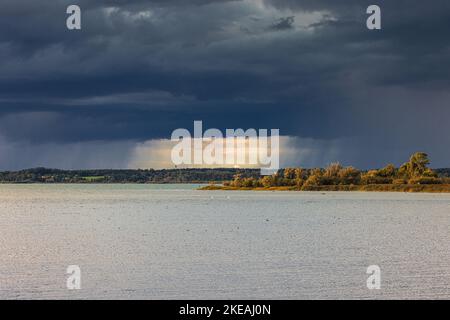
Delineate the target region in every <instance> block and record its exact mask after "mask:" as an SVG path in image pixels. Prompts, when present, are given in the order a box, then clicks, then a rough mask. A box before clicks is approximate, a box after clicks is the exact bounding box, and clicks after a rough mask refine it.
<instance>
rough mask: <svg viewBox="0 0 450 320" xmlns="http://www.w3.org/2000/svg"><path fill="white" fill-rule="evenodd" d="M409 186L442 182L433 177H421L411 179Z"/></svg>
mask: <svg viewBox="0 0 450 320" xmlns="http://www.w3.org/2000/svg"><path fill="white" fill-rule="evenodd" d="M409 184H442V180H440V179H437V178H433V177H420V178H412V179H409Z"/></svg>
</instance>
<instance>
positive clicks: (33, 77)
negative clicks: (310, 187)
mask: <svg viewBox="0 0 450 320" xmlns="http://www.w3.org/2000/svg"><path fill="white" fill-rule="evenodd" d="M376 3H377V4H378V5H379V6H380V7H381V9H382V30H375V31H371V30H368V29H367V28H366V19H367V16H368V15H367V14H366V8H367V6H369V5H370V4H373V3H372V1H365V0H362V1H361V0H348V1H333V0H314V1H313V0H305V1H304V0H234V1H231V0H230V1H217V0H214V1H213V0H193V1H184V0H183V1H181V0H169V1H168V0H164V1H162V0H159V1H143V0H142V1H139V0H130V1H112V0H110V1H108V0H104V1H87V0H78V1H63V0H42V1H39V2H37V1H33V0H21V1H17V0H3V1H2V4H1V5H0V169H2V170H6V169H18V168H24V167H33V166H38V165H39V166H52V167H55V166H56V167H58V166H64V167H67V168H84V167H96V166H101V167H105V166H106V167H111V168H112V167H114V168H116V167H128V166H130V165H132V164H133V163H143V162H142V161H141V160H139V161H136V159H134V158H133V157H134V156H135V154H136V150H142V146H153V148H154V154H162V153H161V152H160V150H159V149H158V146H159V145H161V141H164V139H167V138H169V137H170V135H171V133H172V131H173V130H174V129H176V128H188V129H190V128H192V125H193V121H194V120H202V121H203V123H204V126H205V127H209V128H219V129H222V130H224V129H226V128H268V129H270V128H279V129H280V131H281V134H282V135H283V136H286V137H290V138H289V139H290V140H289V141H290V142H289V143H288V144H286V148H285V152H284V157H285V158H284V161H283V159H282V163H284V164H285V165H304V166H319V165H324V164H326V163H328V162H331V161H341V162H343V163H345V164H353V165H356V166H360V167H363V168H367V167H378V166H382V165H384V164H386V163H387V162H394V163H397V164H398V163H400V162H401V161H403V160H406V158H407V157H408V156H409V154H410V153H412V152H414V151H419V150H420V151H426V152H428V153H430V156H431V158H432V159H433V160H434V161H433V166H435V167H444V166H450V161H449V159H450V149H449V148H447V147H446V146H448V145H449V144H450V129H449V128H450V127H449V126H448V119H449V117H450V107H449V102H450V94H449V92H450V76H449V74H450V40H449V38H448V31H449V30H450V3H449V2H448V1H445V0H437V1H433V2H432V3H427V2H425V1H420V0H408V1H406V0H404V1H402V0H398V1H384V0H380V1H376ZM69 4H78V5H79V6H80V7H81V9H82V30H80V31H69V30H67V28H66V18H67V14H66V7H67V6H68V5H69ZM74 146H77V147H76V148H75V149H74ZM94 146H95V147H94ZM64 150H79V151H78V152H79V153H76V152H75V151H74V152H75V153H73V152H72V153H71V152H65V151H64ZM289 150H290V151H289ZM308 150H309V151H308ZM311 150H312V151H311ZM148 152H150V153H151V152H152V151H151V149H149V151H148ZM148 152H147V151H145V152H141V153H140V154H147V153H148ZM308 152H309V153H308ZM30 154H33V155H34V156H29V155H30ZM81 154H83V155H84V156H80V155H81ZM305 154H310V155H314V156H309V157H305ZM52 159H58V161H53V160H52ZM83 159H84V160H83ZM160 160H161V159H159V160H158V161H160ZM144 163H145V162H144Z"/></svg>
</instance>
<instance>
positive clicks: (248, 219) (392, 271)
mask: <svg viewBox="0 0 450 320" xmlns="http://www.w3.org/2000/svg"><path fill="white" fill-rule="evenodd" d="M69 265H78V266H79V267H80V269H81V290H68V289H67V288H66V279H67V277H68V275H67V274H66V269H67V266H69ZM369 265H378V266H379V267H380V268H381V289H380V290H369V289H368V288H367V286H366V280H367V278H368V277H369V275H368V274H366V270H367V267H368V266H369ZM0 298H1V299H28V298H39V299H52V298H63V299H88V298H93V299H109V298H118V299H347V298H348V299H359V298H362V299H385V298H387V299H394V298H402V299H405V298H419V299H429V298H437V299H442V298H447V299H448V298H450V195H439V194H403V193H298V192H292V193H289V192H284V193H283V192H244V191H242V192H233V191H230V192H225V191H197V190H194V186H191V185H168V186H155V185H0Z"/></svg>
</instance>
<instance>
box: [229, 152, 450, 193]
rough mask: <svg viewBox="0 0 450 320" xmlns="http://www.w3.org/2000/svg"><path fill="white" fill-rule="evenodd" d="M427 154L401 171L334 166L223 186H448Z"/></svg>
mask: <svg viewBox="0 0 450 320" xmlns="http://www.w3.org/2000/svg"><path fill="white" fill-rule="evenodd" d="M429 164H430V160H429V157H428V155H427V154H426V153H423V152H417V153H415V154H413V155H412V156H411V157H410V159H409V161H408V162H406V163H404V164H403V165H401V166H400V167H399V168H397V167H395V166H394V165H393V164H388V165H387V166H386V167H384V168H382V169H377V170H367V171H362V170H358V169H356V168H354V167H351V166H349V167H344V166H342V165H341V164H340V163H337V162H336V163H331V164H330V165H329V166H328V167H327V168H315V169H303V168H286V169H281V170H279V171H278V172H277V173H276V174H274V175H272V176H264V177H260V178H254V177H244V176H242V175H241V174H237V175H235V176H234V178H233V180H231V181H229V182H226V183H225V184H224V185H225V186H228V187H236V188H272V187H293V188H296V189H300V190H309V189H311V188H314V187H318V186H358V185H418V184H419V185H420V184H422V185H430V184H448V183H450V178H448V173H449V172H448V170H439V171H436V170H432V169H431V168H429Z"/></svg>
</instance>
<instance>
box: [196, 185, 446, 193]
mask: <svg viewBox="0 0 450 320" xmlns="http://www.w3.org/2000/svg"><path fill="white" fill-rule="evenodd" d="M199 190H230V191H233V190H234V191H237V190H246V191H250V190H251V191H323V192H325V191H365V192H425V193H450V184H435V185H417V184H401V185H394V184H369V185H330V186H303V187H301V188H298V187H295V186H280V187H268V188H263V187H257V188H246V187H232V186H221V185H208V186H204V187H201V188H199Z"/></svg>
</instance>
